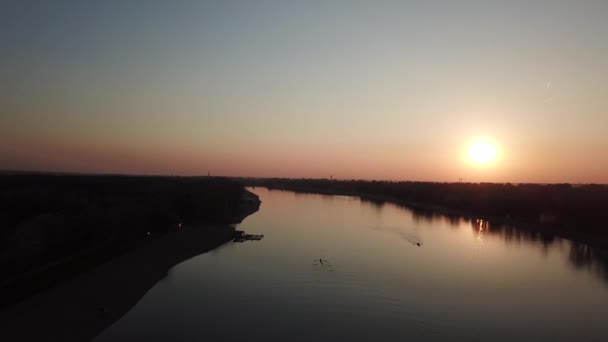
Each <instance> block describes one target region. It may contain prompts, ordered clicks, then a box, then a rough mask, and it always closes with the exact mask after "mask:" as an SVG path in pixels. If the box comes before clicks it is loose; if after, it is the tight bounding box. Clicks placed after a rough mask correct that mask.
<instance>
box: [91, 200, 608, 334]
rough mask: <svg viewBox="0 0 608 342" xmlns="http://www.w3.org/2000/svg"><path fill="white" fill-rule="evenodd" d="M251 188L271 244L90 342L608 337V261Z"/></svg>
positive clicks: (568, 247) (491, 230)
mask: <svg viewBox="0 0 608 342" xmlns="http://www.w3.org/2000/svg"><path fill="white" fill-rule="evenodd" d="M252 191H253V192H255V193H256V194H258V195H259V196H260V199H261V200H262V205H261V208H260V211H258V212H257V213H255V214H253V215H252V216H249V217H248V218H247V219H246V220H245V221H244V222H243V223H242V224H240V225H239V227H238V229H240V230H244V231H246V232H247V233H251V234H264V238H263V239H262V240H260V241H245V242H241V243H238V242H231V243H228V244H226V245H224V246H222V247H220V248H218V249H216V250H214V251H212V252H209V253H206V254H203V255H200V256H197V257H195V258H192V259H190V260H187V261H185V262H183V263H181V264H179V265H176V266H175V267H173V268H172V269H171V270H170V271H169V272H168V274H167V276H166V278H164V279H163V280H162V281H160V282H159V283H158V284H156V285H155V286H154V287H153V288H152V289H150V291H148V293H147V294H146V295H145V296H144V297H143V298H142V299H141V300H140V301H139V303H138V304H137V305H136V306H135V307H133V308H132V309H131V311H129V312H128V313H127V314H126V315H125V316H124V317H123V318H121V319H120V320H119V321H117V322H116V323H115V324H114V325H112V326H111V327H110V328H108V329H107V330H105V331H104V332H103V333H102V334H101V335H100V336H98V337H97V338H96V339H95V341H97V342H102V341H104V342H105V341H404V340H412V341H426V340H450V341H452V340H463V341H473V340H477V341H480V340H488V341H500V340H502V341H514V340H529V341H541V340H551V341H556V340H562V341H581V340H589V341H608V272H607V270H608V266H607V264H608V258H606V254H605V253H603V252H600V251H595V250H593V249H590V248H589V247H587V246H585V245H582V244H575V243H573V242H571V241H569V240H563V239H558V238H553V237H551V236H540V235H538V234H531V233H528V232H526V231H519V230H517V229H514V228H506V227H499V226H492V225H488V224H487V223H486V222H483V221H478V220H465V219H459V218H447V217H443V216H434V215H429V214H424V213H416V212H414V211H412V210H410V209H407V208H403V207H399V206H396V205H392V204H385V205H377V204H374V203H371V202H365V201H361V200H359V199H358V198H352V197H345V196H323V195H310V194H296V193H293V192H285V191H270V190H267V189H263V188H256V189H252ZM319 259H322V260H321V261H319Z"/></svg>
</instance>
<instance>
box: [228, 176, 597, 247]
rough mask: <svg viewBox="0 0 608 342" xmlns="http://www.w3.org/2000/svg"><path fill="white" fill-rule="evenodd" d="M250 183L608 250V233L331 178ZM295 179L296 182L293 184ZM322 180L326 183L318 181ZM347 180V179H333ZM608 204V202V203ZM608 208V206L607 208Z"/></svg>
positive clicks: (256, 180) (267, 180)
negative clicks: (344, 186) (348, 186)
mask: <svg viewBox="0 0 608 342" xmlns="http://www.w3.org/2000/svg"><path fill="white" fill-rule="evenodd" d="M240 181H241V182H243V183H244V184H245V185H246V186H259V187H265V188H267V189H270V190H285V191H291V192H296V193H310V194H321V195H338V196H352V197H357V198H360V199H361V200H363V201H369V202H375V203H392V204H396V205H400V206H404V207H407V208H409V209H412V210H415V211H422V212H428V213H432V214H439V215H442V216H451V217H461V218H465V219H483V220H487V221H488V222H490V223H491V224H496V225H506V226H512V227H515V228H518V229H522V230H527V231H531V232H535V233H541V234H551V235H554V236H556V237H560V238H564V239H569V240H573V241H577V242H581V243H584V244H586V245H589V246H591V247H594V248H598V249H603V250H608V232H604V234H598V233H596V234H593V233H588V232H581V231H576V230H573V229H566V228H564V227H560V226H559V225H557V224H541V223H539V222H532V221H531V220H529V219H525V218H522V217H518V216H511V217H505V216H498V215H488V214H482V213H476V212H474V211H473V210H463V209H454V208H450V207H446V206H441V205H436V204H429V203H423V202H420V201H412V200H406V199H402V198H398V197H395V196H390V195H386V194H378V193H367V192H363V191H355V190H340V189H335V188H333V189H332V188H329V187H327V188H323V187H320V186H319V185H324V184H325V182H331V181H330V180H289V179H255V180H254V181H252V180H251V179H240ZM292 181H293V183H292ZM300 181H301V182H311V183H312V184H314V185H313V186H306V185H302V184H300V183H297V182H300ZM316 181H319V182H322V184H316V183H315V182H316ZM333 182H337V183H339V182H343V181H333ZM361 182H365V183H372V182H367V181H361ZM312 184H311V185H312ZM436 184H441V183H436ZM607 205H608V203H607ZM607 210H608V208H607Z"/></svg>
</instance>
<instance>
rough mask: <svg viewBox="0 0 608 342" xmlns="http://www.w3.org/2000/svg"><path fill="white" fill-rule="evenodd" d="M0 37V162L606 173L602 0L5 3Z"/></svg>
mask: <svg viewBox="0 0 608 342" xmlns="http://www.w3.org/2000/svg"><path fill="white" fill-rule="evenodd" d="M0 46H1V50H0V51H1V54H0V79H1V82H0V169H11V170H49V171H76V172H96V173H132V174H175V175H206V174H207V172H208V171H209V172H211V174H212V175H225V176H263V177H275V176H276V177H315V178H316V177H330V175H333V176H334V178H349V179H350V178H362V179H394V180H429V181H458V180H459V179H460V178H462V179H463V180H464V181H473V182H478V181H496V182H543V183H544V182H575V183H581V182H583V183H586V182H597V183H608V85H606V83H607V80H608V1H556V0H546V1H488V0H486V1H354V0H345V1H318V2H316V1H299V2H291V1H240V2H237V1H208V2H204V1H96V2H93V1H23V0H20V1H6V0H5V1H2V2H1V3H0ZM477 141H484V142H487V143H488V144H490V145H491V146H492V147H493V148H495V152H496V156H495V159H494V160H492V161H491V162H488V163H486V164H483V165H482V164H477V163H474V162H473V161H472V160H471V158H470V156H468V154H467V151H468V149H469V146H470V145H471V144H473V143H475V142H477Z"/></svg>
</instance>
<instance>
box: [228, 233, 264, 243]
mask: <svg viewBox="0 0 608 342" xmlns="http://www.w3.org/2000/svg"><path fill="white" fill-rule="evenodd" d="M263 238H264V235H263V234H243V232H240V234H235V236H234V239H233V240H232V241H234V242H245V241H252V240H255V241H259V240H262V239H263Z"/></svg>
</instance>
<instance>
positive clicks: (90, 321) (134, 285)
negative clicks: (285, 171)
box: [0, 225, 234, 342]
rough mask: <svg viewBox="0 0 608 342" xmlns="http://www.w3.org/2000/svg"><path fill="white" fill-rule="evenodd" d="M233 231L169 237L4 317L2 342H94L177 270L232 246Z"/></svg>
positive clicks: (200, 230)
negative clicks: (187, 263) (159, 282)
mask: <svg viewBox="0 0 608 342" xmlns="http://www.w3.org/2000/svg"><path fill="white" fill-rule="evenodd" d="M233 236H234V228H231V227H229V226H221V225H218V226H206V227H197V228H188V229H184V230H181V231H177V232H170V233H167V234H165V235H164V236H161V237H158V238H153V239H152V240H151V241H149V242H148V243H146V244H145V245H144V246H142V247H140V248H138V249H136V250H134V251H132V252H129V253H127V254H125V255H122V256H121V257H118V258H116V259H114V260H111V261H110V262H107V263H105V264H103V265H101V266H99V267H97V268H95V269H94V270H92V271H90V272H88V273H85V274H82V275H80V276H78V277H76V278H73V279H70V280H68V281H66V282H64V283H62V284H61V285H59V286H57V287H54V288H52V289H50V290H48V291H45V292H41V293H38V294H36V295H34V296H33V297H31V298H28V299H26V300H24V301H22V302H20V303H17V304H15V305H12V306H9V307H6V308H4V309H3V310H2V311H0V340H2V341H58V342H59V341H63V342H71V341H74V342H77V341H78V342H80V341H89V340H91V339H92V338H94V337H95V336H96V335H98V334H99V333H100V332H101V331H103V330H104V329H105V328H107V327H109V326H110V325H111V324H112V323H114V322H115V321H116V320H118V319H119V318H120V317H122V316H123V315H124V314H125V313H126V312H127V311H129V309H130V308H131V307H133V306H134V305H135V304H136V303H137V302H138V301H139V299H140V298H141V297H143V296H144V295H145V294H146V292H147V291H148V290H149V289H150V288H152V287H153V286H154V285H155V284H156V283H157V282H158V281H160V280H161V279H163V278H164V277H165V276H166V275H167V271H168V270H169V269H170V268H171V267H173V266H175V265H176V264H178V263H180V262H182V261H185V260H187V259H190V258H192V257H194V256H196V255H199V254H202V253H205V252H208V251H210V250H212V249H214V248H217V247H219V246H221V245H222V244H224V243H226V242H228V241H230V240H231V239H232V237H233Z"/></svg>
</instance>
